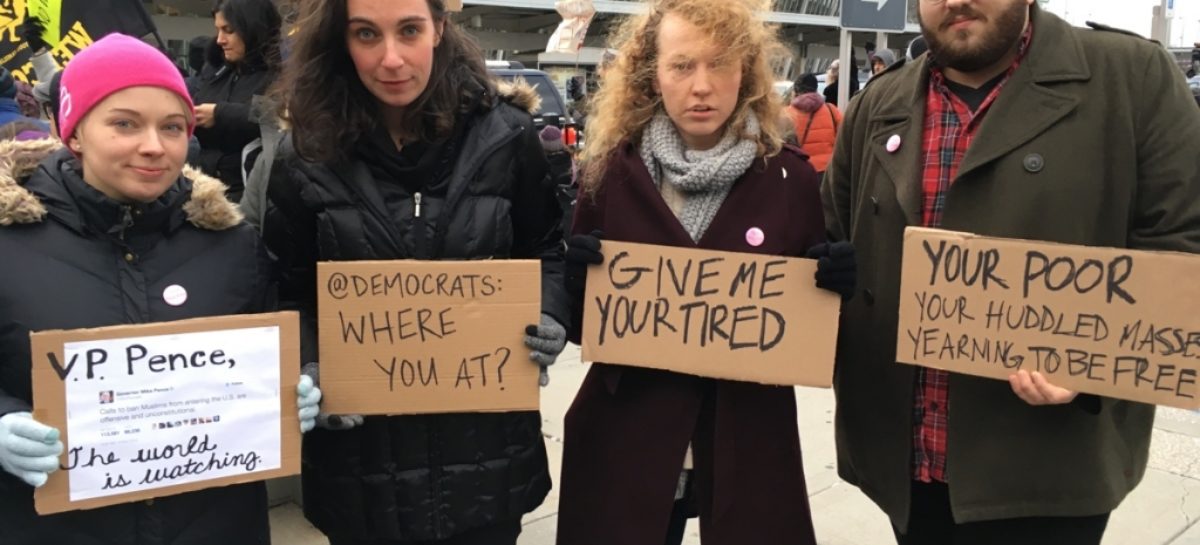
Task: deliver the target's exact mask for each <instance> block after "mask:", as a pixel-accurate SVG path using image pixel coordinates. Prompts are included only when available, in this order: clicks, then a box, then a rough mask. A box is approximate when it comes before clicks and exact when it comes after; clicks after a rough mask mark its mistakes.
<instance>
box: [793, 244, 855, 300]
mask: <svg viewBox="0 0 1200 545" xmlns="http://www.w3.org/2000/svg"><path fill="white" fill-rule="evenodd" d="M805 257H808V258H811V259H816V260H817V274H816V277H817V287H818V288H821V289H827V290H829V291H832V292H835V293H837V294H838V295H841V296H842V300H843V301H845V300H848V299H850V298H851V297H853V296H854V288H855V285H856V284H857V283H858V260H857V259H856V258H855V256H854V245H853V244H850V243H849V242H834V243H825V242H823V243H821V244H818V245H816V246H813V247H812V248H809V249H808V252H805Z"/></svg>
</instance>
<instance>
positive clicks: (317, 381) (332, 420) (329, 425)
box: [300, 361, 363, 431]
mask: <svg viewBox="0 0 1200 545" xmlns="http://www.w3.org/2000/svg"><path fill="white" fill-rule="evenodd" d="M300 372H301V373H303V374H304V376H306V377H309V378H311V379H312V382H313V385H315V386H316V387H317V388H320V386H321V365H320V364H319V363H317V362H315V361H312V362H308V363H306V364H304V367H302V368H300ZM362 423H363V417H362V415H358V414H328V413H325V412H320V411H318V412H317V417H316V426H317V427H318V428H322V429H326V430H334V431H341V430H348V429H350V428H354V427H357V426H361V425H362ZM302 425H303V424H302Z"/></svg>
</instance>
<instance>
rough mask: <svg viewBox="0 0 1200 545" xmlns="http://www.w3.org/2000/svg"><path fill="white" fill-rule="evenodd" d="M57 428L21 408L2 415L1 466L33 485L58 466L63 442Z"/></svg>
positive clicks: (44, 480)
mask: <svg viewBox="0 0 1200 545" xmlns="http://www.w3.org/2000/svg"><path fill="white" fill-rule="evenodd" d="M58 437H59V432H58V430H56V429H54V428H51V427H50V426H47V425H45V424H42V423H41V422H38V421H37V420H34V419H33V415H32V414H29V413H26V412H20V413H8V414H6V415H4V416H3V417H0V467H3V468H4V470H5V471H7V472H9V473H12V474H13V475H16V476H17V477H20V478H21V480H22V481H25V482H26V483H28V484H29V486H32V487H34V488H37V487H39V486H42V485H44V484H46V480H47V479H49V478H50V474H51V473H54V472H55V471H57V470H58V456H59V455H60V454H62V451H63V444H62V441H59V440H58Z"/></svg>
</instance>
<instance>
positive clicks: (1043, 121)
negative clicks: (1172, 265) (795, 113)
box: [822, 6, 1200, 528]
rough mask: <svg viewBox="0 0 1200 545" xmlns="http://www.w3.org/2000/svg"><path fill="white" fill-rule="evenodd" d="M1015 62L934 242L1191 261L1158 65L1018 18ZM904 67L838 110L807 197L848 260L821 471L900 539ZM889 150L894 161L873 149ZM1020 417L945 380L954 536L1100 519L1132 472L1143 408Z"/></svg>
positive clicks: (1194, 188)
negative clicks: (826, 468) (1013, 523)
mask: <svg viewBox="0 0 1200 545" xmlns="http://www.w3.org/2000/svg"><path fill="white" fill-rule="evenodd" d="M1032 17H1033V19H1032V20H1033V25H1034V32H1033V41H1032V43H1031V45H1030V49H1029V51H1028V53H1027V56H1026V58H1025V59H1024V61H1023V62H1022V64H1021V66H1020V67H1019V68H1018V69H1017V70H1016V72H1014V74H1013V76H1012V79H1011V80H1009V82H1008V83H1007V85H1006V86H1005V87H1004V89H1003V90H1002V91H1001V94H1000V95H999V97H998V98H997V100H996V102H995V103H993V105H992V107H991V109H990V110H989V111H988V112H987V113H986V117H985V118H984V120H983V122H982V125H981V126H980V128H979V133H978V135H977V136H976V138H975V140H974V142H973V144H972V147H971V149H970V150H969V151H968V152H967V154H966V156H965V157H964V158H963V160H962V163H961V166H960V169H959V171H958V177H957V178H956V179H955V181H954V183H953V186H952V187H951V189H950V190H949V192H948V194H947V197H946V207H945V215H944V220H943V224H942V226H943V228H945V229H951V230H957V231H969V232H974V233H979V234H983V235H990V236H999V237H1011V238H1021V239H1033V240H1046V241H1054V242H1062V243H1071V244H1084V245H1090V246H1109V247H1128V248H1141V249H1164V250H1177V251H1184V252H1197V251H1200V110H1197V108H1196V104H1195V102H1194V101H1193V100H1192V97H1191V93H1190V92H1189V91H1188V87H1187V85H1186V83H1185V82H1184V80H1183V75H1182V73H1181V72H1180V70H1179V69H1178V68H1177V67H1176V66H1174V63H1173V61H1172V60H1171V59H1170V58H1169V57H1168V55H1167V53H1166V51H1165V50H1164V49H1163V48H1161V47H1159V46H1158V45H1156V44H1154V43H1152V42H1149V41H1147V40H1144V39H1141V38H1138V37H1134V36H1130V35H1126V34H1124V33H1121V32H1115V31H1110V30H1108V29H1100V30H1086V29H1076V28H1071V27H1070V26H1068V25H1067V24H1066V23H1065V22H1063V21H1062V20H1061V19H1059V18H1057V17H1055V16H1054V15H1052V14H1049V13H1046V12H1044V11H1041V10H1039V9H1038V8H1036V6H1035V7H1034V8H1033V16H1032ZM925 63H926V58H925V57H922V58H921V59H918V60H917V61H915V62H910V63H908V65H907V66H900V67H893V68H892V69H891V70H889V71H888V72H886V73H885V74H882V75H881V76H878V77H876V78H875V79H873V80H872V82H871V84H870V85H869V86H868V87H867V88H866V89H865V90H864V91H863V93H862V94H860V95H859V97H858V98H856V100H855V101H854V103H852V104H851V107H850V109H849V111H848V112H847V115H846V122H845V124H844V125H843V126H844V129H843V130H842V132H841V134H840V135H839V139H838V149H837V151H836V152H835V154H834V158H833V161H832V162H831V163H830V166H829V170H828V172H827V173H826V176H825V181H824V184H823V187H822V196H823V198H824V201H825V218H826V223H827V226H828V228H829V231H830V233H831V235H832V236H833V237H834V238H836V239H849V240H850V241H852V242H853V243H854V244H855V246H856V247H857V248H858V252H859V254H858V255H859V266H858V274H859V276H858V278H859V288H860V289H859V292H858V294H857V295H856V296H855V297H854V298H853V299H852V300H851V301H850V302H848V303H847V305H846V307H845V308H844V309H843V321H842V329H841V334H840V339H839V343H838V360H837V372H836V375H835V388H836V392H837V422H836V428H837V447H838V465H839V467H838V470H839V473H840V474H841V476H842V477H843V478H844V479H846V480H847V481H849V482H851V483H854V484H856V485H858V486H859V487H860V488H861V489H862V490H863V492H865V493H866V494H867V495H868V496H869V497H870V498H871V499H872V500H874V501H875V502H876V503H877V504H879V506H880V507H881V508H882V509H883V510H884V511H885V512H887V514H888V516H889V517H890V518H891V520H892V523H893V524H895V525H896V526H898V527H900V528H906V524H907V520H908V513H909V486H910V482H911V476H912V469H911V459H912V425H913V416H912V404H913V384H914V380H915V376H916V373H915V367H912V366H909V365H903V364H897V363H895V352H896V331H897V313H898V304H899V302H898V297H899V287H900V263H901V248H902V246H901V241H902V235H903V233H904V228H905V226H909V225H920V224H921V207H922V201H921V198H922V188H921V173H922V166H923V165H922V158H921V141H922V132H923V119H924V115H925V91H926V88H927V84H928V81H929V68H928V66H927V65H926V64H925ZM893 135H898V136H899V137H900V139H901V146H900V148H899V149H898V150H896V151H895V153H889V152H888V151H887V149H886V147H885V146H886V143H887V141H888V140H889V139H890V138H891V137H892V136H893ZM1100 401H1101V403H1100V404H1099V406H1100V410H1099V413H1098V414H1092V413H1090V412H1089V411H1085V410H1082V409H1081V408H1080V406H1078V404H1071V405H1063V406H1052V407H1034V406H1029V405H1027V404H1025V403H1024V402H1023V401H1021V400H1020V399H1019V398H1018V397H1017V396H1016V395H1015V394H1013V392H1012V390H1011V388H1010V386H1009V385H1008V383H1007V382H1005V381H997V380H989V379H983V378H976V377H970V376H965V375H953V376H952V377H951V379H950V397H949V408H948V419H949V437H948V447H947V455H948V460H947V481H948V482H949V486H950V500H951V504H952V509H953V512H954V517H955V520H957V521H959V522H970V521H979V520H991V519H1000V518H1013V517H1027V516H1082V515H1095V514H1101V513H1106V512H1109V511H1111V510H1113V509H1114V508H1115V507H1116V506H1117V505H1118V504H1119V503H1120V502H1121V500H1122V499H1123V498H1124V497H1125V495H1126V494H1127V493H1128V492H1129V491H1130V490H1132V489H1133V488H1134V487H1135V486H1136V485H1137V484H1138V482H1139V481H1140V480H1141V478H1142V475H1143V474H1144V472H1145V469H1146V458H1147V453H1148V450H1149V444H1150V430H1151V426H1152V423H1153V420H1154V407H1152V406H1148V405H1144V404H1139V403H1131V402H1124V401H1117V400H1114V399H1108V398H1102V399H1101V400H1100Z"/></svg>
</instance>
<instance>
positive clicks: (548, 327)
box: [525, 314, 567, 386]
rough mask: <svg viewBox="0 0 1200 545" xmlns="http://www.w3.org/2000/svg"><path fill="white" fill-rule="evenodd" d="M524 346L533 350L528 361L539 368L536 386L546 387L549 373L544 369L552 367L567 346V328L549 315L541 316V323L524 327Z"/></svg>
mask: <svg viewBox="0 0 1200 545" xmlns="http://www.w3.org/2000/svg"><path fill="white" fill-rule="evenodd" d="M525 346H528V347H529V348H531V349H533V352H531V353H530V354H529V359H531V360H533V361H534V362H535V363H537V364H538V366H539V367H541V373H540V374H539V375H538V384H540V385H542V386H546V385H547V384H550V373H548V372H547V371H546V368H547V367H550V366H551V365H554V361H555V360H557V359H558V355H559V354H561V353H562V351H563V348H565V347H566V346H567V328H565V327H563V325H562V324H560V323H558V320H555V319H554V318H553V317H551V316H550V315H549V314H542V319H541V323H539V324H538V325H529V326H526V327H525Z"/></svg>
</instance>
